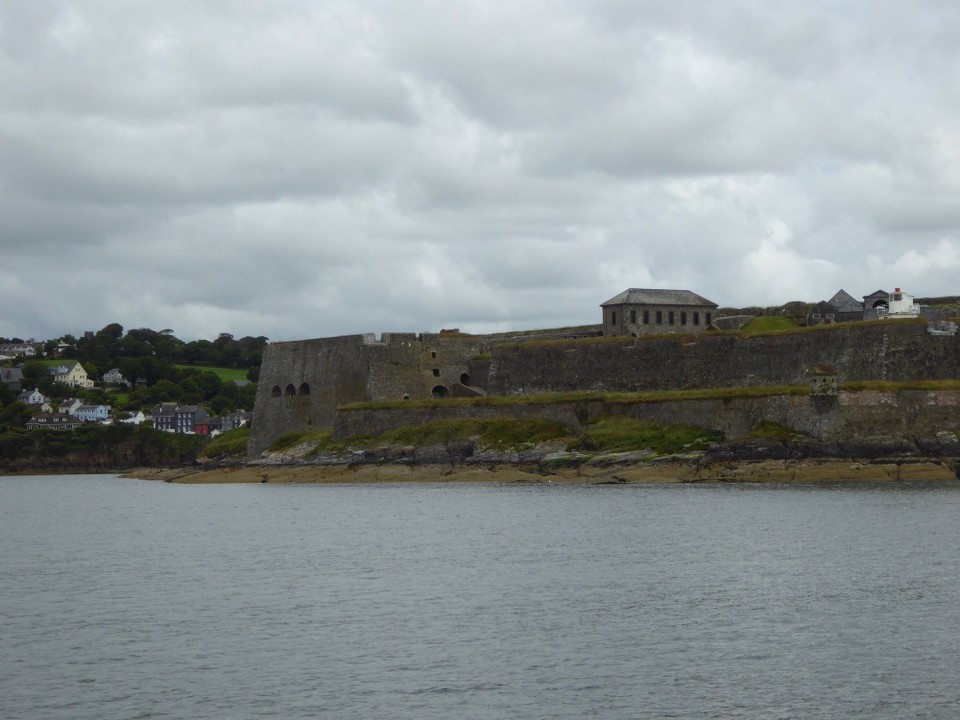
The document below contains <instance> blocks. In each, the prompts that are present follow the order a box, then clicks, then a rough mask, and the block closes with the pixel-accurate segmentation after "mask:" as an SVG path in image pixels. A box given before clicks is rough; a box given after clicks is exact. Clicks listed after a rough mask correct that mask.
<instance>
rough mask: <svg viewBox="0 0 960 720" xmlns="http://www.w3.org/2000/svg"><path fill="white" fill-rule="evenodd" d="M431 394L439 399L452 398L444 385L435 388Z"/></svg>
mask: <svg viewBox="0 0 960 720" xmlns="http://www.w3.org/2000/svg"><path fill="white" fill-rule="evenodd" d="M430 394H431V395H432V396H433V397H434V398H437V399H439V398H445V397H450V391H449V390H447V388H446V387H444V386H443V385H436V386H434V388H433V390H431V391H430Z"/></svg>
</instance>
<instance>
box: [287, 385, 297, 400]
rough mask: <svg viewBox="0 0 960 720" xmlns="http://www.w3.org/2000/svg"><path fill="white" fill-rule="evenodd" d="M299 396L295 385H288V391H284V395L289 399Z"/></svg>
mask: <svg viewBox="0 0 960 720" xmlns="http://www.w3.org/2000/svg"><path fill="white" fill-rule="evenodd" d="M296 394H297V389H296V388H295V387H294V386H293V383H290V384H289V385H287V389H286V390H285V391H284V395H286V396H287V397H293V396H294V395H296Z"/></svg>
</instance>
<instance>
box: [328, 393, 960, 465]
mask: <svg viewBox="0 0 960 720" xmlns="http://www.w3.org/2000/svg"><path fill="white" fill-rule="evenodd" d="M505 410H508V411H509V414H510V415H511V416H512V417H519V418H546V419H549V420H554V421H557V422H559V423H562V424H563V425H566V426H567V427H569V428H570V429H571V430H573V431H574V432H576V431H578V430H580V429H581V428H583V426H584V425H586V424H587V423H589V422H591V421H592V420H595V419H596V418H598V417H600V416H603V415H623V416H627V417H631V418H634V419H637V420H647V421H651V422H655V423H658V424H661V425H674V424H684V425H695V426H698V427H704V428H709V429H711V430H719V431H721V432H722V433H724V435H725V436H726V437H728V438H737V437H743V436H744V435H746V434H747V433H749V432H750V431H751V430H753V429H754V428H755V427H757V425H758V424H759V423H760V422H763V421H766V422H772V423H776V424H778V425H781V426H783V427H787V428H790V429H791V430H794V431H795V432H797V433H802V434H804V435H807V436H809V437H810V438H814V439H816V440H818V441H822V442H823V443H827V444H834V445H836V446H837V447H838V454H839V448H842V447H843V446H844V444H852V443H856V442H858V441H859V440H862V439H873V438H880V437H885V438H908V439H909V440H910V441H911V442H914V443H917V444H921V445H922V444H924V443H926V444H927V445H930V446H936V445H939V444H944V445H945V447H944V449H947V450H949V451H950V452H952V453H954V454H955V453H956V452H957V449H958V441H957V436H956V435H955V434H952V433H956V432H958V431H960V391H957V390H936V391H923V390H902V391H898V392H890V391H859V392H841V393H839V394H838V395H836V396H833V397H830V398H823V397H816V396H810V395H771V396H767V397H727V398H708V399H691V400H664V401H655V402H606V401H603V400H590V401H586V402H562V403H530V404H524V403H520V404H511V405H510V406H509V407H508V408H504V407H503V406H497V405H477V406H469V407H465V406H456V405H447V406H443V405H442V404H438V405H437V406H434V407H410V408H399V409H377V408H362V409H359V408H358V409H347V410H342V411H341V412H339V413H338V414H337V420H336V427H335V433H334V434H335V435H337V436H338V437H353V436H357V435H379V434H381V433H383V432H386V431H387V430H391V429H393V428H396V427H400V426H403V425H420V424H425V423H429V422H436V421H439V420H451V419H457V418H462V417H472V418H481V419H484V418H496V417H500V416H502V415H503V414H504V411H505ZM945 433H946V435H949V437H944V434H945Z"/></svg>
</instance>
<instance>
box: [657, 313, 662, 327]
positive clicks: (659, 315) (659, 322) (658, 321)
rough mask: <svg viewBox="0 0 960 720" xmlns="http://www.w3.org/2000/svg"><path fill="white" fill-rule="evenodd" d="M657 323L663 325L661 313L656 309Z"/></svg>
mask: <svg viewBox="0 0 960 720" xmlns="http://www.w3.org/2000/svg"><path fill="white" fill-rule="evenodd" d="M657 325H663V313H662V312H661V311H660V310H657Z"/></svg>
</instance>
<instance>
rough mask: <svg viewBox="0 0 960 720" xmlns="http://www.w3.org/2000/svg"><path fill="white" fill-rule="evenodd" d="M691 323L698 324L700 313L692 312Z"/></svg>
mask: <svg viewBox="0 0 960 720" xmlns="http://www.w3.org/2000/svg"><path fill="white" fill-rule="evenodd" d="M693 324H694V325H699V324H700V313H698V312H695V313H694V314H693Z"/></svg>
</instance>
